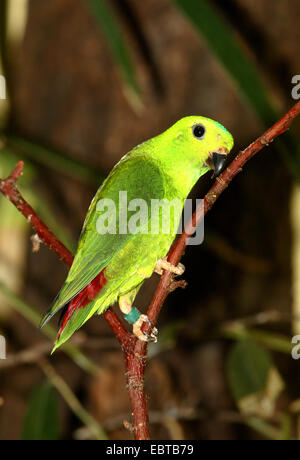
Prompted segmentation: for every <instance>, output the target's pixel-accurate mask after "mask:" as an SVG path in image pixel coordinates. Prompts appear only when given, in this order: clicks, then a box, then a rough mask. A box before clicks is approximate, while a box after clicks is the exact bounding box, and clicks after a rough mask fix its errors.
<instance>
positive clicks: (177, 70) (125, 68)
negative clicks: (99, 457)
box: [0, 0, 300, 439]
mask: <svg viewBox="0 0 300 460" xmlns="http://www.w3.org/2000/svg"><path fill="white" fill-rule="evenodd" d="M188 4H189V5H188ZM0 14H1V18H0V21H1V25H0V29H1V30H0V35H1V46H0V49H1V54H0V55H1V71H0V73H1V74H2V75H5V77H6V82H7V100H6V101H3V100H1V101H0V119H1V120H2V122H1V133H0V143H1V145H0V146H1V150H0V171H1V176H2V177H5V176H6V175H7V174H8V173H9V171H10V170H11V169H12V168H13V167H14V165H15V163H16V161H17V160H19V159H22V160H24V161H25V170H24V175H23V177H22V180H21V183H20V188H21V190H22V193H23V194H24V196H25V198H26V199H28V201H29V202H30V203H32V205H33V206H34V208H35V209H37V211H38V212H39V213H40V215H41V216H42V217H43V219H44V220H45V221H46V222H47V224H48V225H49V227H50V228H51V229H52V230H53V231H54V232H55V233H56V234H57V235H58V236H59V237H60V238H61V239H62V240H63V241H64V243H65V244H66V245H67V246H68V247H69V248H70V249H71V250H74V249H75V248H76V240H77V238H78V236H79V234H80V230H81V226H82V222H83V220H84V217H85V214H86V212H87V208H88V205H89V202H90V201H91V199H92V197H93V195H94V193H95V192H96V190H97V187H98V186H99V185H100V184H101V182H102V180H103V178H104V177H105V176H106V174H107V173H108V172H109V170H110V169H111V168H112V167H113V166H114V164H115V163H116V162H117V161H118V160H119V159H120V158H121V156H123V155H124V154H125V153H126V152H127V151H128V150H130V149H131V148H132V147H133V146H135V145H137V144H138V143H140V142H141V141H143V140H145V139H147V138H149V137H152V136H154V135H156V134H158V133H160V132H161V131H163V130H165V129H166V128H168V127H169V126H170V125H171V124H172V123H173V122H175V121H176V120H178V119H179V118H181V117H183V116H186V115H204V116H207V117H211V118H213V119H216V120H218V121H219V122H220V123H222V124H224V125H225V126H226V127H227V128H228V130H229V131H230V132H231V133H232V134H233V136H234V138H235V149H234V154H236V153H237V152H238V151H239V150H240V149H243V148H245V147H246V146H247V145H248V144H249V143H250V142H252V141H253V140H254V139H255V138H256V137H258V136H259V135H260V134H261V133H262V132H263V131H264V130H265V128H267V127H268V126H270V125H271V124H272V122H273V121H276V119H277V118H279V116H280V115H281V114H283V113H284V112H285V111H286V110H288V108H289V107H290V106H291V105H292V104H293V103H294V102H295V101H294V100H293V99H292V96H291V91H292V88H293V85H292V83H291V80H292V77H293V76H294V75H297V74H299V73H300V70H299V40H300V36H299V34H300V32H299V17H300V4H299V1H298V0H277V1H276V2H270V1H269V0H260V1H259V2H258V1H254V0H230V1H226V2H224V1H221V0H213V1H209V2H208V1H207V0H206V1H205V2H204V1H203V2H202V1H187V0H186V1H179V0H178V1H172V0H144V1H143V2H141V1H138V0H110V1H108V0H107V1H103V0H101V1H100V0H51V1H47V2H42V1H39V0H29V1H26V0H23V1H22V2H20V1H17V0H10V1H8V0H7V1H4V0H2V1H1V7H0ZM297 136H299V121H298V122H297V120H296V122H295V124H294V126H293V129H292V130H291V132H290V133H289V134H285V135H284V136H283V137H282V140H281V141H276V142H274V144H273V145H272V146H270V147H269V148H267V149H265V150H264V151H262V152H261V153H259V154H258V155H257V157H255V158H254V159H253V160H251V162H249V164H247V166H246V167H245V168H244V170H243V172H242V173H241V174H239V175H238V177H237V178H236V179H235V180H234V181H233V183H232V184H230V186H229V188H228V189H227V190H226V191H225V193H224V194H223V195H222V196H221V197H220V199H219V200H218V201H217V203H216V205H215V206H214V208H213V210H212V211H211V212H210V213H209V214H208V215H207V218H206V221H205V233H206V234H205V241H204V243H203V244H202V245H201V246H190V247H188V249H187V251H186V254H185V256H184V259H183V263H184V265H185V266H186V272H185V274H184V279H185V280H186V281H187V283H188V286H187V288H186V289H185V290H177V291H176V292H174V293H172V294H171V295H170V296H169V298H168V299H167V301H166V303H165V305H164V308H163V311H162V314H161V316H160V320H159V325H158V327H159V331H160V340H159V343H158V344H157V345H155V346H153V347H152V348H150V354H151V359H150V361H149V365H148V367H147V373H146V387H147V393H148V395H149V406H150V419H151V430H152V434H153V438H154V439H261V438H263V439H264V438H268V439H270V438H271V439H290V438H297V437H298V434H299V426H298V421H299V420H298V413H299V410H300V388H299V384H300V382H299V376H300V374H299V363H298V361H296V360H293V359H292V357H291V355H290V349H291V346H290V341H291V336H292V335H294V334H296V333H297V332H298V333H300V327H299V321H297V319H298V318H297V315H298V314H299V312H300V294H299V293H298V290H299V287H298V284H299V281H298V279H297V276H298V274H299V275H300V268H299V267H300V254H299V247H300V245H299V238H300V215H298V214H299V213H298V214H297V210H298V208H299V206H300V198H299V191H298V180H299V179H300V174H299V171H300V168H299V169H297V168H298V164H300V154H299V152H298V151H297V149H299V147H298V146H299V141H298V138H297ZM211 183H212V180H211V179H210V176H209V175H208V176H207V177H205V178H203V180H201V182H200V183H199V184H198V185H197V187H196V188H195V190H193V192H192V196H193V197H195V198H196V197H203V195H204V194H205V191H206V190H207V189H208V187H209V186H210V185H211ZM0 210H1V219H0V257H1V261H0V279H1V289H0V333H1V334H2V335H3V336H4V337H5V338H6V340H7V353H8V359H7V360H3V361H0V375H1V378H0V438H1V439H20V438H22V437H23V438H27V439H39V438H41V439H44V438H50V439H53V438H59V439H74V438H75V439H86V438H91V437H94V436H95V434H94V433H93V431H92V429H91V423H89V421H87V420H86V419H85V418H84V416H83V417H82V414H81V416H80V413H78V412H80V411H78V408H77V410H76V407H75V408H74V407H72V404H71V402H70V399H68V394H69V393H68V391H66V388H65V386H64V384H65V383H67V385H68V387H67V388H68V390H71V391H72V392H73V393H74V394H75V396H76V397H77V398H78V399H79V400H80V402H81V404H82V406H83V407H84V408H85V410H86V411H88V412H89V413H90V414H91V415H92V417H93V419H92V420H93V422H95V421H98V423H99V424H100V425H101V426H102V428H103V429H104V430H105V432H106V435H107V436H108V437H109V438H111V439H130V438H131V434H130V433H129V432H128V431H126V430H125V428H123V420H128V421H130V406H129V401H128V396H127V392H126V388H125V377H124V365H123V358H122V354H121V351H120V350H119V348H118V344H117V341H116V340H115V339H114V337H113V336H112V333H111V331H110V329H109V328H108V326H107V324H106V322H105V321H104V319H103V318H100V317H94V318H92V319H91V320H90V321H89V322H88V323H87V324H86V325H85V326H84V328H82V329H81V330H80V331H79V333H78V334H77V335H76V337H75V342H74V343H75V345H76V346H78V347H79V348H80V350H82V352H83V353H84V355H85V356H87V357H89V359H91V360H93V362H94V363H96V364H97V366H98V367H99V370H98V371H95V369H94V368H93V369H92V370H90V371H88V370H87V368H86V366H83V368H82V366H80V365H78V359H76V356H78V355H76V353H77V352H76V351H75V352H74V353H75V355H73V357H70V354H69V355H68V354H66V353H65V352H64V351H60V350H59V351H58V352H57V353H55V355H54V356H53V357H51V358H49V352H50V349H51V343H52V341H51V340H50V339H49V338H47V337H46V336H45V335H44V334H43V332H41V331H40V330H39V329H38V328H37V326H36V324H37V322H38V318H39V317H40V315H42V313H43V312H44V311H46V310H47V309H48V308H49V305H50V304H51V302H52V300H53V298H54V297H55V295H56V294H57V292H58V290H59V289H60V287H61V285H62V283H63V281H64V279H65V276H66V273H67V268H66V267H65V266H64V264H63V263H62V262H61V261H60V260H59V259H58V258H57V256H56V255H55V254H54V253H52V252H50V251H49V250H48V249H47V248H45V247H44V246H43V245H41V247H40V250H39V251H38V252H33V251H32V243H31V241H30V236H31V234H32V230H31V228H29V225H28V224H27V223H26V221H25V219H23V218H22V217H21V216H19V215H18V213H17V211H15V210H14V209H13V207H12V205H11V204H10V203H8V202H7V201H6V200H5V198H4V197H1V198H0ZM157 281H158V277H157V275H154V276H153V277H152V279H151V280H149V281H147V282H146V283H145V285H144V287H143V289H142V291H141V293H140V294H139V297H138V299H137V301H136V303H137V305H138V306H139V307H140V308H141V309H144V310H145V309H146V308H147V305H148V304H149V302H150V300H151V298H152V296H153V293H154V290H155V286H156V284H157ZM116 311H117V310H116ZM55 321H56V320H54V321H53V326H54V328H56V327H57V323H56V322H55ZM24 350H30V352H31V353H32V354H31V355H29V357H27V361H28V362H26V363H24V362H22V355H21V357H20V353H21V352H23V351H24ZM74 356H75V357H74ZM25 358H26V357H25ZM25 358H23V360H24V359H25ZM49 363H50V367H48V366H49ZM61 378H62V379H63V380H62V381H61V380H60V379H61ZM48 381H49V382H50V383H47V382H48ZM298 399H299V400H298ZM70 406H71V407H70ZM45 407H46V408H47V410H45ZM43 408H44V409H43ZM85 415H86V414H85ZM53 425H55V426H56V427H57V429H56V430H54V432H53ZM36 426H39V427H41V426H42V428H43V430H42V432H40V431H41V430H40V429H37V428H36ZM51 426H52V429H51ZM100 437H101V436H100Z"/></svg>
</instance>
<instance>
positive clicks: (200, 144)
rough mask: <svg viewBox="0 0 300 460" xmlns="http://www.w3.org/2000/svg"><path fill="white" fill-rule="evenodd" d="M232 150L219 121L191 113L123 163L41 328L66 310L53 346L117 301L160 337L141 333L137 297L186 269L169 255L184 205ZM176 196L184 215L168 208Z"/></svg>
mask: <svg viewBox="0 0 300 460" xmlns="http://www.w3.org/2000/svg"><path fill="white" fill-rule="evenodd" d="M232 147H233V137H232V135H231V134H230V133H229V132H228V131H227V130H226V129H225V128H224V127H223V126H222V125H221V124H219V123H217V122H216V121H214V120H211V119H209V118H205V117H200V116H189V117H185V118H182V119H181V120H179V121H178V122H177V123H175V124H174V125H173V126H171V127H170V128H169V129H167V130H166V131H165V132H163V133H162V134H160V135H158V136H156V137H154V138H152V139H150V140H147V141H145V142H143V143H142V144H140V145H138V146H137V147H135V148H134V149H132V150H131V151H130V152H129V153H127V154H126V155H125V156H124V157H123V158H122V159H121V160H120V161H119V163H118V164H117V165H116V166H115V167H114V168H113V170H112V171H111V173H110V174H109V176H108V177H107V179H106V180H105V181H104V182H103V184H102V185H101V187H100V188H99V190H98V191H97V193H96V195H95V197H94V199H93V200H92V202H91V205H90V207H89V210H88V213H87V216H86V219H85V222H84V225H83V229H82V232H81V236H80V239H79V244H78V248H77V251H76V255H75V258H74V262H73V264H72V266H71V268H70V271H69V274H68V276H67V279H66V281H65V283H64V285H63V287H62V289H61V291H60V292H59V294H58V296H57V297H56V299H55V301H54V304H53V306H52V308H51V309H50V310H49V312H48V313H47V314H46V315H45V316H44V318H43V320H42V322H41V327H42V326H44V325H45V324H46V323H47V322H48V321H49V320H50V319H51V318H52V316H53V315H54V314H55V313H57V312H58V311H59V310H62V315H61V323H60V329H59V332H58V336H57V339H56V342H55V345H54V349H53V351H54V350H55V349H56V348H58V347H59V346H60V345H62V344H63V343H64V342H65V341H66V340H68V339H69V338H70V337H71V335H72V334H73V333H74V332H75V331H76V330H78V329H79V328H80V327H81V326H82V325H83V324H84V323H85V322H86V321H87V320H88V319H89V318H91V316H93V315H94V314H98V315H101V314H102V313H103V312H104V311H105V310H106V309H107V308H109V307H110V306H111V305H113V304H114V303H115V302H116V301H118V303H119V307H120V309H121V312H122V313H123V314H124V318H125V319H126V320H127V321H128V323H130V324H132V325H133V333H134V334H135V335H136V336H137V337H138V338H139V339H140V340H143V341H150V340H153V341H156V336H157V330H156V328H152V333H151V334H149V335H148V334H145V333H143V332H142V331H141V326H142V324H143V322H144V321H148V322H149V320H148V318H147V316H146V315H141V313H140V312H139V310H138V309H137V308H136V307H134V306H133V302H134V299H135V297H136V295H137V293H138V291H139V289H140V287H141V285H142V284H143V282H144V280H145V279H146V278H149V277H150V276H151V275H152V273H153V272H154V271H156V272H157V273H159V274H161V273H162V271H163V270H169V271H171V272H173V273H175V274H176V275H180V274H182V273H183V266H182V265H181V264H179V265H178V266H177V267H174V266H172V265H171V264H170V263H169V262H167V259H166V255H167V253H168V251H169V248H170V246H171V244H172V242H173V240H174V238H175V236H176V233H177V229H178V225H179V222H180V214H181V212H182V209H183V206H184V202H185V200H186V198H187V196H188V194H189V192H190V191H191V189H192V187H193V186H194V185H195V183H196V182H197V180H198V179H199V178H200V177H201V176H203V175H204V174H205V173H206V172H207V171H208V170H210V169H213V170H214V175H215V176H216V175H218V174H219V173H220V171H221V170H222V168H223V165H224V163H225V160H226V158H227V155H228V153H229V152H230V150H231V149H232ZM173 200H175V201H176V203H177V204H178V203H179V209H180V213H178V212H175V211H174V209H173V208H172V206H170V203H173ZM153 204H155V205H156V207H155V206H153ZM157 206H158V208H159V209H158V211H157ZM177 207H178V206H177ZM137 209H138V210H139V212H137ZM153 209H155V210H156V212H155V213H154V212H153ZM167 209H168V210H169V223H168V224H169V225H168V226H167V231H166V229H165V223H166V222H165V219H166V217H165V216H166V215H167V214H165V213H164V211H166V210H167ZM154 224H155V225H154Z"/></svg>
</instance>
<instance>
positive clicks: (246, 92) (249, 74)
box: [173, 0, 277, 124]
mask: <svg viewBox="0 0 300 460" xmlns="http://www.w3.org/2000/svg"><path fill="white" fill-rule="evenodd" d="M173 1H174V3H175V4H176V5H177V6H178V7H179V8H180V9H181V11H182V12H183V13H184V14H185V16H186V17H187V18H188V19H189V21H190V22H191V23H192V24H193V25H194V27H195V29H196V30H197V31H198V32H199V33H200V34H201V36H203V37H204V38H205V39H206V41H207V44H208V46H209V47H210V48H211V49H212V51H213V52H214V53H215V55H216V56H217V57H218V60H219V61H220V62H221V63H222V64H223V66H224V67H225V69H226V70H227V72H228V73H229V75H230V76H231V78H233V80H234V82H235V84H236V86H237V88H238V90H239V91H240V93H241V94H242V95H243V96H244V97H245V98H246V100H247V101H248V103H249V104H250V105H251V106H252V107H253V109H254V110H255V112H256V113H257V114H258V115H259V116H260V117H261V119H262V120H264V122H265V123H266V124H271V123H273V122H274V121H275V120H276V118H277V111H276V110H275V108H274V107H273V105H272V104H271V103H270V101H269V97H268V94H267V92H266V90H265V85H264V83H263V82H262V79H261V76H260V73H259V71H258V70H257V69H256V66H255V63H254V62H253V61H252V60H251V58H250V56H248V55H247V54H246V52H245V51H244V50H243V49H242V47H241V45H240V43H239V42H238V40H237V37H236V36H235V35H234V33H233V31H232V29H231V28H230V27H229V26H228V24H227V23H226V22H225V21H224V19H223V18H222V17H221V16H220V14H219V13H218V12H217V10H215V9H214V8H213V7H212V6H211V4H210V3H209V2H208V1H207V0H201V1H200V2H199V0H189V1H186V0H173Z"/></svg>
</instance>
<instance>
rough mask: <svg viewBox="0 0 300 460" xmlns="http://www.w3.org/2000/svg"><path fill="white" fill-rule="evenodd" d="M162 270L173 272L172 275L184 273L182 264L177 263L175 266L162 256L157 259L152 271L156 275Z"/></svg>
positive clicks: (161, 272) (160, 273)
mask: <svg viewBox="0 0 300 460" xmlns="http://www.w3.org/2000/svg"><path fill="white" fill-rule="evenodd" d="M163 270H167V271H168V272H171V273H174V275H178V276H180V275H182V274H183V273H184V271H185V267H184V265H182V264H178V265H177V266H175V265H173V264H171V263H170V262H168V260H167V258H166V257H164V258H162V259H159V260H158V261H157V263H156V266H155V269H154V271H155V273H157V274H158V275H162V274H163Z"/></svg>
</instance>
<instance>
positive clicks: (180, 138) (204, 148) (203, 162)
mask: <svg viewBox="0 0 300 460" xmlns="http://www.w3.org/2000/svg"><path fill="white" fill-rule="evenodd" d="M162 136H164V137H166V138H168V139H166V140H165V141H166V142H167V143H168V144H169V146H170V144H171V149H170V150H171V151H172V152H173V161H176V160H175V158H174V154H176V159H178V158H179V157H182V156H184V160H185V164H190V165H192V166H194V167H196V168H197V169H198V168H200V169H201V175H202V174H203V173H204V172H206V171H207V170H209V169H212V170H213V171H214V176H217V175H218V174H220V172H221V171H222V169H223V166H224V163H225V161H226V159H227V155H228V154H229V152H230V150H231V149H232V147H233V143H234V142H233V137H232V135H231V134H230V133H229V131H227V129H226V128H224V126H222V125H221V124H220V123H218V122H216V121H214V120H211V119H210V118H206V117H199V116H198V117H197V116H189V117H185V118H182V119H181V120H179V121H178V122H177V123H175V124H174V125H173V126H171V127H170V128H169V129H168V130H167V131H165V132H164V133H163V135H162ZM169 148H170V147H169Z"/></svg>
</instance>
